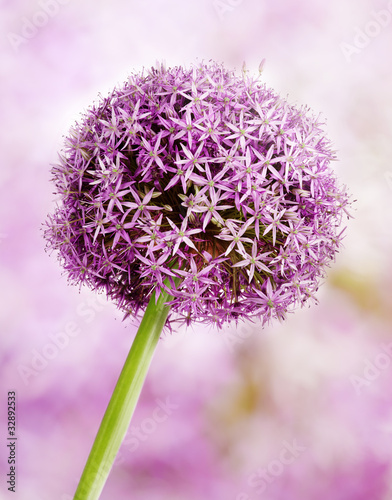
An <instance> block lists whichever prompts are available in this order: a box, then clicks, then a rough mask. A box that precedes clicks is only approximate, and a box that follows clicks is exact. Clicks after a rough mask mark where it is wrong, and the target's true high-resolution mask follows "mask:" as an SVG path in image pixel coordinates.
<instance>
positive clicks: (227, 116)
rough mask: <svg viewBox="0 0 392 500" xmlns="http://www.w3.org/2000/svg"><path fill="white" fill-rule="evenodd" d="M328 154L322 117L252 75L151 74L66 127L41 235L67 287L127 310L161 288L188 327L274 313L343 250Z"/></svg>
mask: <svg viewBox="0 0 392 500" xmlns="http://www.w3.org/2000/svg"><path fill="white" fill-rule="evenodd" d="M333 159H335V156H334V153H333V152H332V151H331V147H330V142H329V140H328V139H327V138H326V137H325V136H324V132H323V130H322V127H321V124H320V122H319V120H318V119H317V118H315V117H314V116H313V115H312V114H311V112H310V111H309V110H308V109H307V108H305V107H303V108H298V109H297V108H295V107H293V106H291V105H290V104H288V102H287V101H285V100H284V99H282V98H281V97H279V95H277V94H276V93H275V92H274V91H273V90H271V89H268V88H266V86H265V85H263V84H262V83H260V81H259V79H252V78H250V77H248V76H247V75H246V73H245V72H244V73H243V74H242V75H241V76H236V75H235V73H234V72H230V71H227V70H226V69H225V68H224V67H222V66H220V65H218V64H216V63H209V64H204V63H202V64H200V65H199V66H197V67H196V66H194V67H191V68H189V69H186V68H183V67H175V68H171V69H166V68H164V67H163V66H158V68H152V69H151V70H150V71H148V72H142V73H141V74H134V75H132V76H131V77H130V78H129V79H128V81H127V82H125V83H124V85H123V86H122V87H120V88H117V89H115V90H114V91H113V92H112V93H111V94H110V95H109V96H108V97H106V98H100V101H99V102H98V103H97V104H95V105H93V106H92V107H91V108H90V109H89V110H88V111H87V112H86V113H85V115H84V116H83V119H82V120H81V121H80V122H79V123H77V124H76V125H75V126H74V127H73V128H72V129H71V131H70V134H69V136H68V137H67V139H66V145H65V149H64V151H63V153H62V154H61V155H60V162H59V164H58V165H56V166H54V167H53V170H52V172H53V177H54V181H55V183H56V186H57V190H58V193H60V195H61V202H60V204H59V205H58V207H57V209H56V211H55V213H54V214H53V215H51V216H49V219H48V228H47V230H46V232H45V236H46V238H47V240H48V246H49V247H50V248H51V249H57V250H58V251H59V257H60V260H61V262H62V264H63V266H64V268H65V270H66V272H67V273H68V275H69V278H70V279H71V281H73V282H76V283H87V284H88V285H89V286H91V287H92V288H94V289H97V290H104V291H106V293H107V295H108V296H109V297H110V298H112V299H113V300H114V301H115V302H116V303H117V305H118V306H119V307H120V308H121V309H123V310H124V311H125V312H126V314H127V315H129V314H132V315H135V314H137V313H140V312H142V311H143V310H144V309H145V307H146V305H147V303H148V301H149V300H150V298H151V295H152V293H153V291H154V290H156V292H157V294H159V293H160V291H162V290H166V291H168V290H169V291H170V294H171V296H172V297H173V300H172V301H171V302H170V304H171V313H170V314H171V318H172V319H173V318H177V319H182V320H183V321H185V322H187V323H189V322H190V321H192V320H200V321H204V322H207V323H215V324H217V325H218V326H221V325H222V324H223V323H224V322H226V321H230V320H236V321H237V320H238V319H240V318H250V317H256V318H260V319H261V320H262V321H263V322H265V321H268V320H269V319H270V318H273V317H275V318H284V317H285V313H286V312H287V311H288V310H290V309H292V308H293V307H294V306H296V305H303V304H304V303H305V302H306V301H307V300H308V299H309V298H310V297H314V294H315V292H316V290H317V288H318V286H319V283H320V279H321V278H322V277H323V276H324V274H325V267H326V266H327V265H328V263H329V262H330V261H331V260H332V259H334V256H335V254H336V252H337V250H338V248H339V245H340V241H341V238H342V233H343V231H342V230H341V229H340V228H339V226H340V223H341V218H342V215H343V214H344V213H347V205H348V204H349V198H348V195H347V194H346V192H345V189H344V188H340V187H338V185H337V181H336V177H335V175H334V173H333V171H332V170H331V168H330V165H329V164H330V161H331V160H333ZM175 277H180V278H181V279H180V280H176V281H174V278H175Z"/></svg>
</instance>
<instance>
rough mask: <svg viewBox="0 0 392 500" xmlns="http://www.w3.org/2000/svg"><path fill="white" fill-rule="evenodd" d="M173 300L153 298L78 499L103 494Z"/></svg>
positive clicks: (93, 498)
mask: <svg viewBox="0 0 392 500" xmlns="http://www.w3.org/2000/svg"><path fill="white" fill-rule="evenodd" d="M171 298H172V297H171V296H170V295H169V294H168V293H166V292H161V294H160V296H159V297H158V300H157V302H156V303H155V292H154V293H153V294H152V296H151V299H150V302H149V304H148V306H147V309H146V312H145V313H144V316H143V319H142V321H141V323H140V326H139V329H138V331H137V334H136V337H135V340H134V341H133V344H132V347H131V350H130V351H129V354H128V357H127V359H126V361H125V364H124V367H123V369H122V371H121V374H120V376H119V378H118V381H117V384H116V387H115V388H114V391H113V394H112V397H111V399H110V401H109V404H108V407H107V409H106V412H105V415H104V417H103V419H102V422H101V426H100V427H99V430H98V433H97V436H96V438H95V441H94V444H93V447H92V449H91V452H90V455H89V457H88V460H87V463H86V466H85V468H84V471H83V474H82V477H81V478H80V482H79V485H78V488H77V490H76V493H75V496H74V500H97V499H98V498H99V496H100V494H101V492H102V489H103V487H104V485H105V482H106V479H107V477H108V475H109V472H110V469H111V467H112V465H113V462H114V459H115V458H116V455H117V452H118V450H119V448H120V445H121V443H122V441H123V439H124V436H125V434H126V432H127V430H128V427H129V423H130V421H131V418H132V415H133V412H134V409H135V407H136V404H137V401H138V399H139V395H140V392H141V390H142V386H143V383H144V380H145V378H146V375H147V371H148V368H149V366H150V363H151V359H152V356H153V354H154V350H155V347H156V345H157V343H158V340H159V337H160V335H161V332H162V329H163V326H164V324H165V322H166V319H167V316H168V314H169V310H170V307H169V306H166V303H167V302H168V301H170V300H171Z"/></svg>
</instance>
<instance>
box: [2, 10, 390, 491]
mask: <svg viewBox="0 0 392 500" xmlns="http://www.w3.org/2000/svg"><path fill="white" fill-rule="evenodd" d="M45 12H46V13H45ZM0 33H1V37H0V58H1V59H0V61H1V64H0V116H1V119H0V128H1V130H0V132H1V133H0V141H1V152H0V157H1V167H0V189H1V196H0V273H1V274H0V275H1V289H0V293H1V308H0V319H1V341H0V342H1V378H0V386H1V392H0V394H1V401H0V417H1V422H0V443H1V445H0V448H1V449H0V470H1V476H2V477H1V481H0V484H1V486H0V488H1V490H0V498H1V500H3V499H8V498H17V499H18V500H71V499H72V495H73V493H74V491H75V488H76V485H77V482H78V480H79V477H80V474H81V472H82V469H83V466H84V463H85V461H86V459H87V456H88V453H89V450H90V447H91V445H92V442H93V439H94V437H95V433H96V431H97V428H98V425H99V422H100V420H101V418H102V415H103V412H104V410H105V407H106V404H107V402H108V399H109V397H110V394H111V391H112V389H113V387H114V384H115V382H116V379H117V376H118V374H119V372H120V370H121V367H122V364H123V362H124V360H125V357H126V354H127V352H128V349H129V347H130V345H131V342H132V339H133V336H134V334H135V331H136V326H135V325H134V324H132V323H130V322H125V323H123V322H122V316H121V314H120V313H118V312H117V311H116V309H115V308H114V306H113V305H111V304H108V303H106V301H105V300H104V299H102V297H97V296H96V295H95V294H94V293H92V292H90V291H88V290H85V289H82V290H81V291H79V290H78V289H77V288H74V287H70V286H68V285H67V282H66V278H65V277H64V276H63V275H62V270H61V269H60V267H59V266H58V264H57V261H56V258H55V255H52V256H51V257H49V256H48V255H47V254H45V251H44V245H45V244H44V240H43V238H42V233H41V224H42V222H43V221H44V220H45V217H46V214H47V213H48V212H50V211H52V210H53V207H54V195H53V194H52V191H53V186H52V185H51V184H50V182H49V179H50V164H52V163H55V162H56V159H57V151H58V150H59V149H60V148H61V146H62V140H63V136H64V135H66V134H67V132H68V129H69V127H70V126H71V125H72V123H73V122H74V121H75V120H76V119H77V118H78V116H79V115H78V113H79V112H81V111H83V110H84V109H85V108H86V107H87V106H89V105H90V103H91V102H92V101H93V100H94V99H95V98H96V96H97V94H98V93H99V92H101V93H102V94H104V95H105V94H106V93H107V92H108V91H109V90H110V89H111V88H112V87H113V86H115V85H116V84H120V83H121V82H123V81H124V80H125V79H126V77H127V75H128V74H129V73H130V72H132V71H134V70H136V71H137V70H140V69H141V68H142V67H143V66H151V65H153V64H155V61H156V60H165V61H166V64H167V65H168V66H171V65H175V64H186V65H188V64H190V63H192V62H197V61H198V60H201V59H205V60H209V59H214V60H217V61H221V62H223V63H225V65H226V66H227V67H229V68H233V69H234V68H236V69H237V70H240V69H241V66H242V62H243V61H244V60H245V61H246V63H247V67H248V69H249V70H250V71H251V72H257V68H258V65H259V62H260V61H261V59H263V58H266V60H267V63H266V66H265V71H264V74H263V78H264V80H265V81H266V83H267V84H268V85H270V86H272V87H274V88H275V90H277V91H278V92H280V93H281V94H282V95H283V96H288V99H289V101H290V102H292V103H293V104H298V105H301V104H308V105H309V106H310V107H312V108H313V110H314V111H315V112H317V113H318V112H321V113H322V114H323V116H324V117H325V118H326V119H327V132H328V134H329V136H330V137H331V139H332V140H333V143H334V145H335V149H336V150H337V151H338V156H339V159H340V161H339V162H337V163H336V164H335V167H336V171H337V174H338V176H339V178H340V180H341V182H342V183H344V184H347V185H348V186H349V189H350V191H351V193H352V195H353V199H357V202H356V204H355V211H354V216H355V219H354V220H352V221H350V222H349V227H348V231H347V237H346V239H345V240H344V245H345V248H344V249H343V250H342V251H341V253H340V254H339V256H338V259H337V262H336V263H335V264H334V265H333V267H332V268H331V270H330V271H329V273H328V278H327V280H326V282H325V284H324V286H323V287H322V288H321V289H320V292H319V295H318V298H319V300H320V304H319V305H318V306H312V307H311V308H306V309H303V310H300V311H298V312H296V313H295V314H293V315H290V316H289V318H288V320H287V321H286V322H285V323H284V324H279V323H276V324H273V325H271V326H269V327H268V328H265V329H264V330H261V327H260V325H259V324H257V323H256V324H253V325H251V324H247V325H243V326H240V327H239V328H238V329H234V328H227V329H226V330H224V331H223V332H217V331H213V330H209V331H206V329H205V328H200V327H197V326H195V327H194V328H193V329H191V330H189V331H186V332H185V331H179V332H177V333H176V334H175V335H173V336H172V337H169V338H165V339H163V340H162V341H161V343H160V345H159V347H158V351H157V353H156V355H155V358H154V361H153V365H152V368H151V371H150V374H149V376H148V380H147V383H146V386H145V388H144V390H143V393H142V396H141V399H140V403H139V406H138V409H137V411H136V414H135V416H134V419H133V421H132V423H131V427H130V430H129V433H128V435H127V437H126V440H125V442H124V444H123V446H122V448H121V451H120V455H119V457H118V460H117V462H116V464H115V466H114V468H113V470H112V472H111V475H110V478H109V480H108V482H107V484H106V486H105V489H104V491H103V493H102V497H101V498H102V500H111V499H114V498H115V499H118V500H122V499H128V498H132V499H135V500H136V499H137V500H144V499H146V500H158V499H159V500H166V499H170V500H176V499H186V500H202V499H203V500H205V499H211V500H221V499H225V500H254V499H256V500H257V499H266V500H313V499H315V498H317V499H318V500H327V499H331V498H333V499H334V500H368V499H372V500H390V499H392V393H391V390H390V387H391V383H392V362H391V361H392V328H391V324H392V312H391V311H392V264H391V254H392V252H391V248H392V210H391V198H392V163H391V158H392V146H391V139H390V137H391V132H392V114H391V112H390V110H391V106H392V96H391V88H392V61H391V51H390V47H391V46H392V3H391V2H389V3H388V2H387V1H376V0H373V1H370V0H363V1H362V2H357V1H355V0H345V1H344V2H341V1H340V0H330V1H329V2H324V1H321V0H317V1H315V0H312V1H311V0H308V1H305V0H298V1H296V2H290V1H288V0H283V1H280V2H267V1H260V0H242V1H241V0H215V1H214V0H197V1H196V0H188V1H186V2H185V1H180V0H167V1H165V2H163V1H158V0H156V1H144V2H135V1H133V0H131V1H125V0H113V1H112V2H110V3H109V2H103V1H91V0H80V1H76V0H67V1H65V0H61V1H60V0H42V1H35V0H34V1H27V0H23V1H22V0H12V2H11V0H2V1H1V18H0ZM8 391H16V393H17V409H18V421H17V438H18V441H17V450H16V451H17V486H16V494H13V493H11V492H9V491H7V485H6V472H7V471H8V464H7V457H8V455H7V449H6V444H5V443H6V437H7V429H6V410H7V408H6V405H7V392H8ZM158 415H159V417H158Z"/></svg>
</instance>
